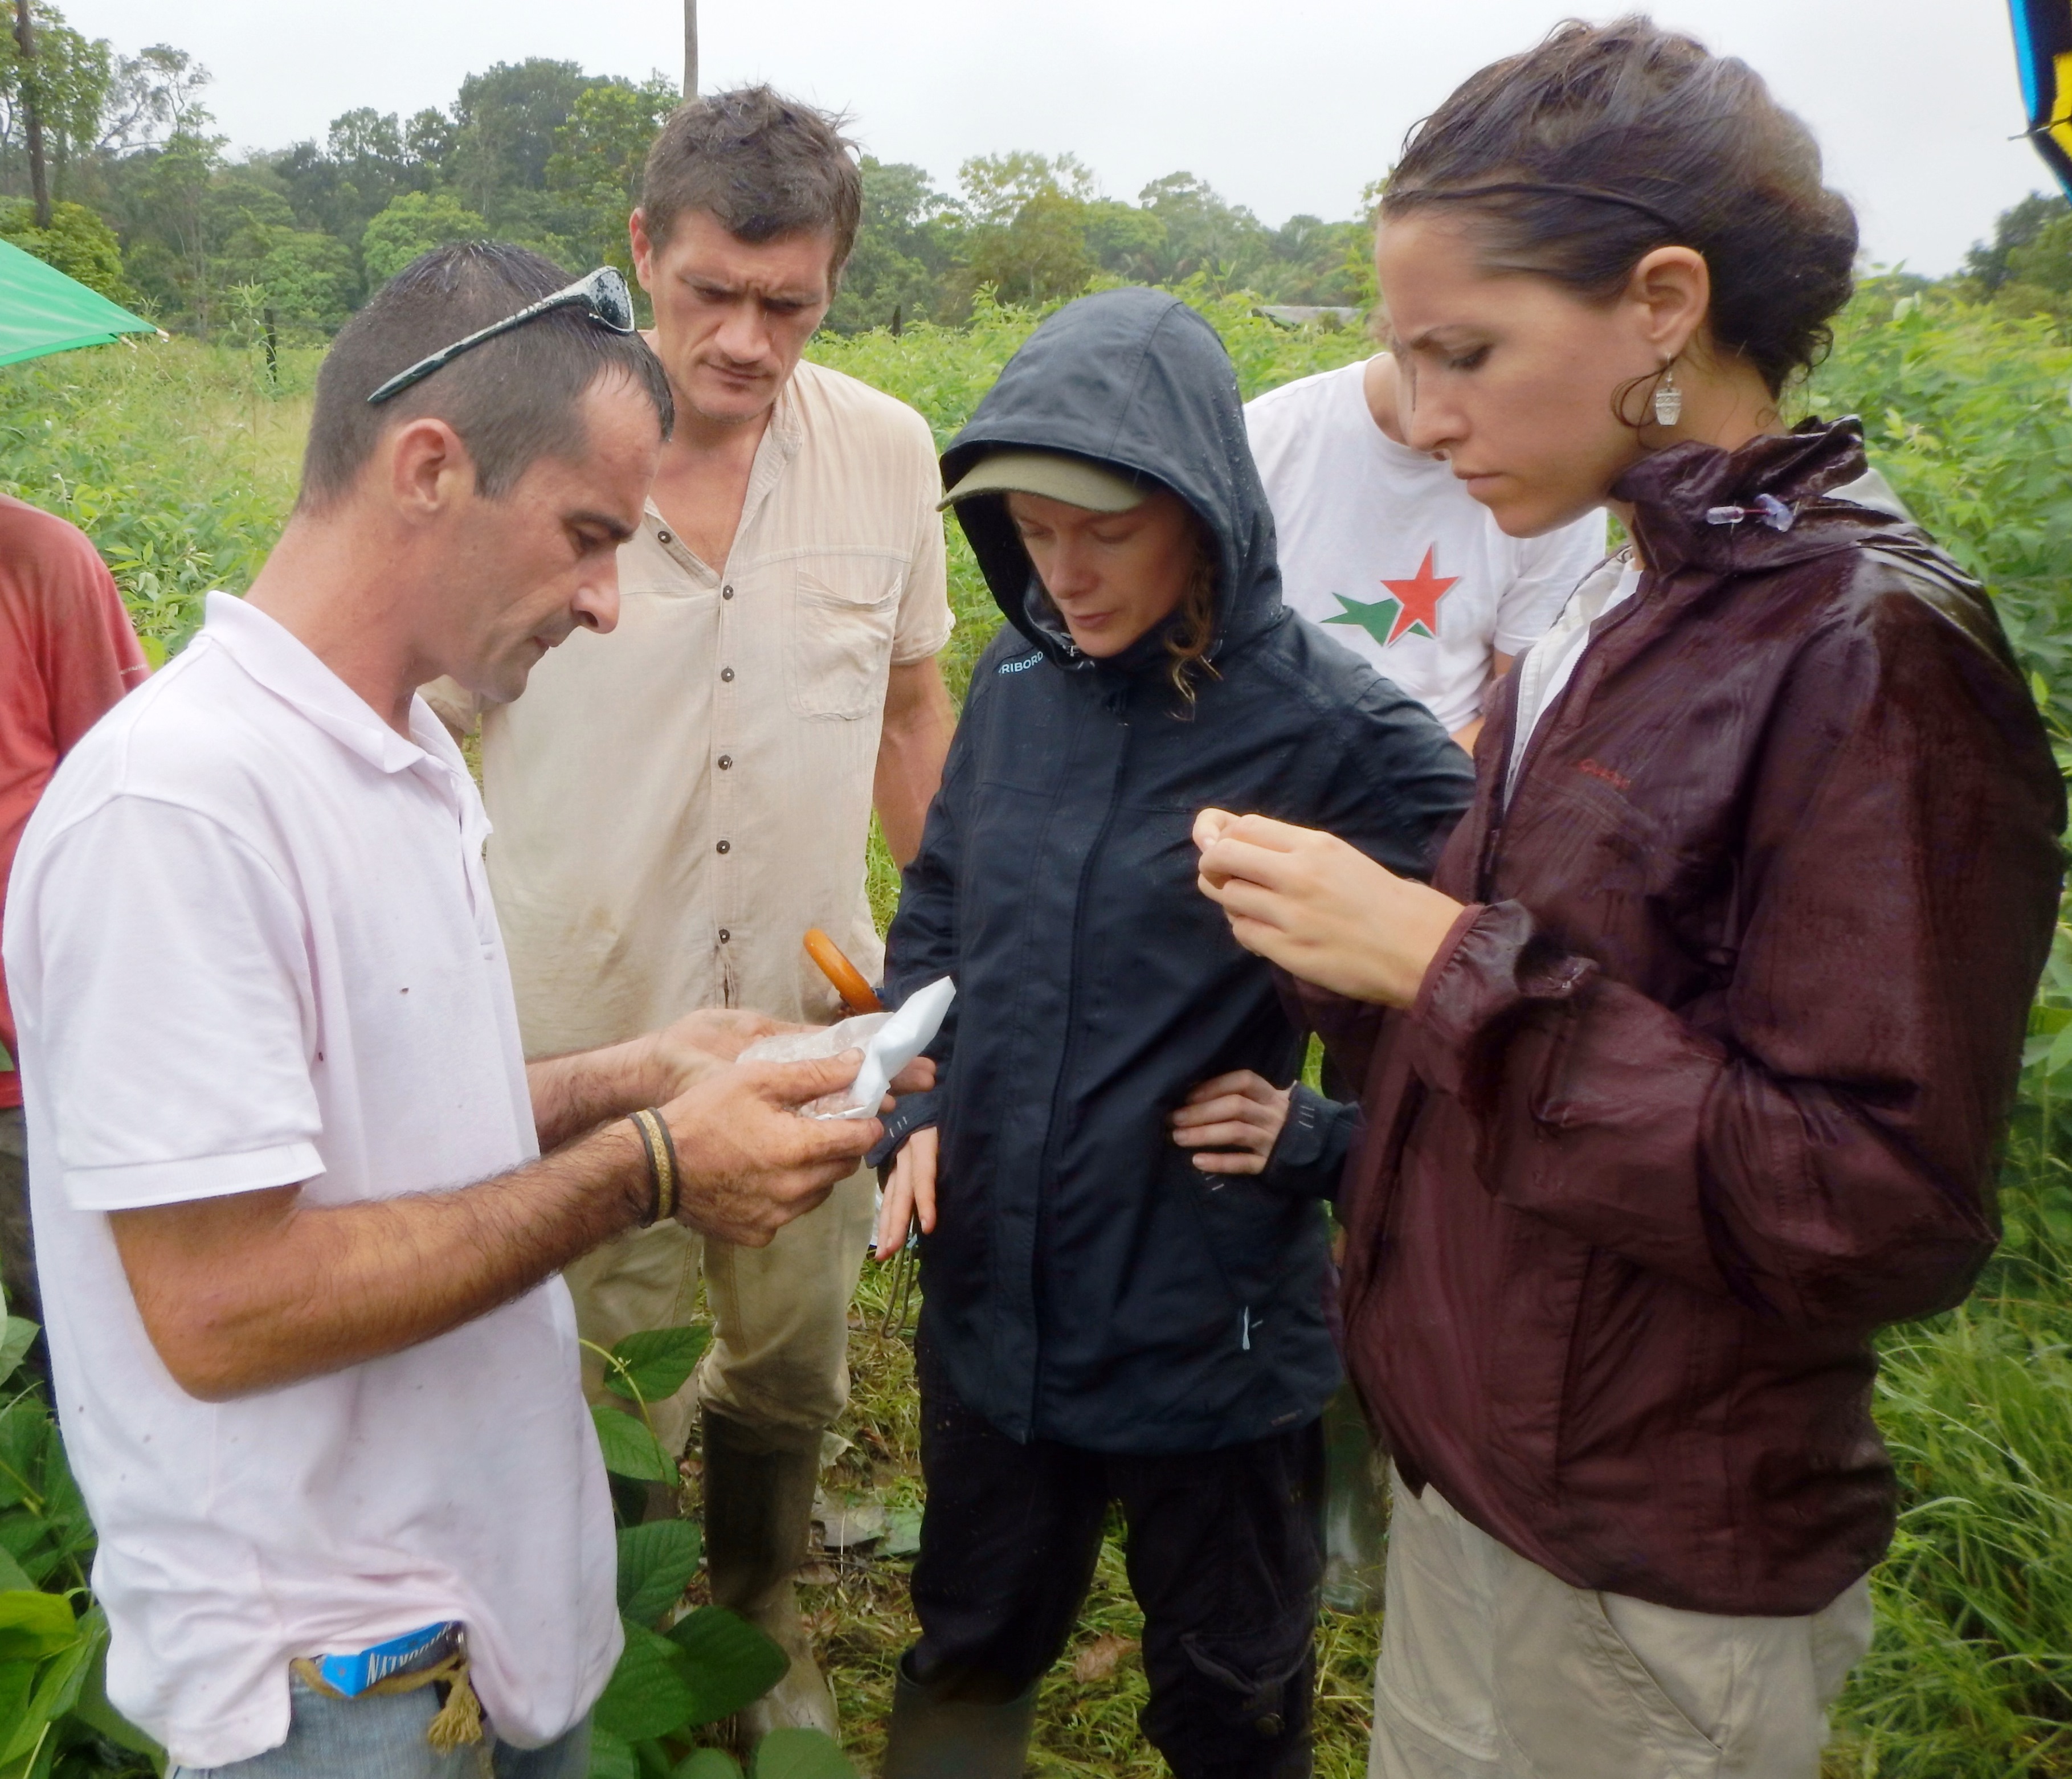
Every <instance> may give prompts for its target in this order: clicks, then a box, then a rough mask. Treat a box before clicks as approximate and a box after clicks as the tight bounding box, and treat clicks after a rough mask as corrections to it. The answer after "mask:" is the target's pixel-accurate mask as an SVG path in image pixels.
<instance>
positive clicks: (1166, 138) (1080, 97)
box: [60, 0, 2049, 273]
mask: <svg viewBox="0 0 2072 1779" xmlns="http://www.w3.org/2000/svg"><path fill="white" fill-rule="evenodd" d="M60 3H61V5H62V6H63V7H64V11H65V13H66V14H67V16H68V18H70V20H71V22H72V23H73V24H74V25H76V26H77V27H80V28H81V29H83V30H85V31H88V32H89V33H91V34H93V35H97V36H104V37H107V38H109V39H112V40H113V43H114V44H115V46H116V47H117V48H118V49H121V50H125V51H130V50H135V49H137V48H139V47H142V45H144V44H146V43H152V42H156V41H159V40H162V39H166V38H168V37H169V38H170V39H171V41H172V42H173V43H175V45H176V46H177V47H180V48H182V49H185V50H187V51H190V52H191V53H192V54H193V55H195V56H196V57H198V58H199V60H201V61H202V62H203V63H204V64H207V65H208V68H209V69H210V70H211V71H212V72H213V73H214V75H215V76H216V84H215V87H214V88H213V91H212V96H211V103H212V105H213V107H214V109H215V111H216V117H217V120H218V123H219V126H220V128H221V129H223V130H224V131H225V132H226V133H227V134H228V135H229V136H230V138H232V142H233V143H234V144H235V145H236V146H238V147H240V148H246V147H277V146H285V145H286V144H287V143H289V142H293V141H295V140H297V139H298V138H302V137H311V136H314V137H316V138H319V139H320V138H322V136H323V132H324V129H325V126H326V125H327V124H328V123H329V121H330V120H331V118H332V117H335V116H336V115H337V114H338V113H340V112H342V111H346V110H349V109H352V108H353V107H355V106H357V105H372V106H374V107H376V109H379V110H382V111H395V112H400V113H405V114H407V113H410V112H412V111H415V110H417V109H421V108H422V107H424V106H426V105H446V104H448V103H449V102H450V101H451V100H452V98H453V97H454V92H455V90H456V89H457V88H458V85H459V84H460V80H461V78H462V76H463V75H465V74H467V73H469V72H473V71H475V70H478V69H481V68H487V67H488V66H489V65H490V64H492V63H495V62H498V61H517V60H521V59H522V58H524V57H525V56H528V55H547V56H553V57H557V58H559V59H561V60H569V61H574V62H578V63H580V64H582V66H583V67H584V68H586V69H588V70H590V71H591V72H600V73H610V74H624V75H630V76H644V75H646V74H648V72H651V71H652V70H655V69H660V70H663V71H664V72H667V73H668V74H669V75H670V76H672V77H680V75H681V72H682V36H681V32H682V23H681V16H682V15H681V14H680V10H678V0H594V3H591V4H586V5H570V4H569V3H568V0H354V3H353V4H352V5H351V6H338V5H331V6H314V5H310V4H307V3H304V4H302V5H299V6H283V5H282V3H281V0H187V3H186V4H183V5H181V6H177V7H168V6H166V5H165V4H164V0H60ZM1565 10H1567V9H1565V8H1564V6H1562V5H1561V4H1560V0H1437V3H1436V4H1435V3H1433V0H1421V3H1419V4H1415V5H1413V4H1409V3H1408V0H1305V3H1302V4H1299V5H1289V4H1286V3H1285V0H1283V3H1279V4H1275V3H1272V0H1045V3H1044V4H1042V5H1040V6H993V5H988V4H984V3H980V4H976V5H974V4H972V3H971V0H904V3H902V4H900V5H898V6H890V5H886V4H883V3H882V0H880V3H878V4H870V5H858V4H857V3H855V0H703V6H702V10H701V31H702V36H703V42H704V57H703V60H704V77H703V84H704V85H705V87H706V88H708V90H710V89H712V88H715V87H718V86H722V85H734V84H739V83H742V82H745V81H748V80H769V81H771V83H773V84H775V85H777V86H779V87H781V88H785V89H787V90H788V91H790V92H795V93H797V94H800V95H801V96H803V97H807V98H809V99H812V100H813V101H816V102H818V103H819V104H821V105H829V106H835V107H839V108H841V109H845V110H848V111H849V112H850V113H853V116H854V118H855V134H856V135H857V138H859V140H861V142H862V144H863V146H865V148H866V149H868V150H870V152H871V153H873V154H877V155H878V157H879V158H882V159H885V160H890V161H913V162H919V164H920V165H922V166H925V167H927V169H928V170H929V171H931V173H933V174H934V175H935V177H936V179H937V182H938V183H939V184H940V185H942V186H943V187H945V188H950V187H953V186H954V183H955V179H956V168H957V164H958V162H960V161H961V160H962V159H964V157H966V156H967V155H970V154H986V153H990V152H995V151H1001V150H1009V149H1017V148H1019V149H1034V150H1041V151H1042V152H1045V153H1050V154H1055V153H1058V152H1060V151H1062V150H1071V152H1073V153H1075V154H1078V155H1079V157H1080V158H1082V159H1083V160H1084V161H1086V162H1087V163H1088V164H1089V165H1090V166H1092V168H1093V169H1094V171H1095V172H1096V174H1097V175H1099V176H1100V179H1101V182H1102V184H1103V186H1104V189H1105V190H1106V191H1107V192H1108V195H1111V196H1115V197H1121V198H1133V197H1135V195H1136V194H1137V190H1138V188H1139V187H1141V186H1142V185H1144V184H1145V183H1146V182H1147V181H1149V180H1150V179H1155V178H1157V177H1158V176H1159V175H1162V174H1166V173H1171V172H1174V171H1181V170H1185V171H1188V172H1191V173H1194V174H1198V175H1200V176H1201V177H1202V178H1203V179H1207V180H1208V181H1209V182H1210V183H1211V184H1212V185H1214V186H1215V187H1216V189H1217V190H1218V191H1221V192H1222V193H1223V195H1225V196H1226V197H1228V198H1230V199H1233V200H1235V201H1236V202H1238V203H1245V204H1248V205H1250V206H1251V207H1252V209H1253V210H1255V211H1256V212H1257V213H1258V214H1259V215H1260V216H1261V217H1262V218H1264V220H1266V221H1268V222H1269V223H1273V224H1278V223H1280V222H1281V221H1284V220H1285V219H1286V218H1287V217H1288V216H1291V215H1293V214H1295V213H1296V212H1303V211H1307V212H1311V213H1313V214H1315V215H1319V216H1324V217H1326V218H1337V217H1341V216H1349V215H1350V214H1351V213H1352V212H1353V210H1354V208H1355V205H1356V204H1357V203H1358V200H1359V191H1360V188H1361V187H1362V186H1363V185H1364V184H1365V183H1367V181H1368V180H1369V179H1372V178H1374V177H1375V175H1377V174H1379V172H1381V171H1383V169H1384V168H1385V167H1386V166H1387V165H1388V163H1389V162H1390V161H1391V160H1392V158H1394V155H1395V153H1396V148H1397V146H1398V145H1399V144H1400V142H1401V140H1402V138H1403V133H1404V130H1405V129H1406V128H1408V125H1410V124H1412V122H1414V121H1416V119H1417V118H1418V117H1421V116H1422V115H1424V113H1426V112H1428V111H1429V110H1431V109H1433V106H1435V105H1437V103H1438V102H1439V101H1440V100H1441V99H1442V98H1444V97H1445V95H1446V93H1447V92H1448V91H1449V89H1450V88H1452V87H1453V85H1454V84H1456V83H1457V81H1459V80H1461V78H1462V77H1463V76H1466V75H1467V74H1468V73H1470V72H1472V71H1473V70H1474V69H1475V68H1478V67H1479V66H1481V65H1482V64H1483V63H1485V62H1486V61H1489V60H1493V59H1494V58H1495V57H1497V56H1498V55H1507V54H1509V53H1511V51H1515V50H1518V49H1521V48H1523V47H1525V46H1526V45H1527V44H1528V43H1531V42H1532V41H1533V40H1534V39H1536V38H1537V37H1538V36H1540V35H1541V34H1542V33H1543V32H1544V31H1545V30H1546V29H1547V28H1548V26H1550V25H1551V24H1552V23H1554V22H1555V21H1556V19H1558V18H1560V17H1562V16H1564V12H1565ZM1605 15H1606V14H1601V13H1593V14H1591V16H1605ZM1656 16H1657V17H1658V18H1660V19H1661V20H1662V21H1663V23H1669V24H1675V25H1677V26H1680V27H1685V28H1687V29H1689V30H1692V31H1695V32H1696V33H1697V34H1698V35H1700V37H1701V38H1702V39H1704V41H1705V42H1706V43H1708V44H1709V45H1710V46H1711V47H1712V48H1714V49H1716V50H1718V51H1723V52H1726V53H1731V54H1733V55H1740V56H1742V57H1744V58H1745V60H1748V61H1749V62H1751V63H1753V64H1754V66H1755V67H1756V68H1757V69H1758V70H1759V71H1761V72H1762V73H1763V74H1764V75H1765V76H1767V77H1768V79H1769V80H1770V84H1771V85H1772V86H1773V88H1774V89H1775V90H1776V92H1778V95H1779V96H1780V97H1782V99H1783V101H1785V103H1786V104H1787V105H1790V106H1791V107H1792V108H1793V109H1795V110H1797V111H1798V112H1799V113H1801V115H1803V117H1806V118H1807V121H1809V122H1811V125H1813V127H1814V129H1815V131H1816V132H1817V133H1818V134H1819V138H1820V142H1821V144H1822V146H1823V149H1824V150H1825V151H1826V154H1827V166H1828V175H1829V179H1830V180H1831V183H1834V184H1836V185H1837V186H1839V187H1840V189H1841V190H1842V191H1844V192H1846V193H1847V194H1848V195H1849V196H1850V197H1851V198H1852V199H1854V200H1855V201H1856V205H1857V207H1858V210H1859V212H1860V215H1861V216H1862V218H1863V224H1864V241H1865V244H1866V245H1867V246H1868V248H1869V249H1870V251H1871V253H1873V255H1874V256H1875V257H1877V258H1878V259H1879V260H1881V261H1885V262H1888V263H1890V262H1895V261H1905V263H1906V264H1907V265H1909V266H1910V267H1911V268H1912V269H1914V270H1916V271H1920V272H1926V273H1943V272H1947V271H1949V270H1951V269H1953V268H1954V267H1955V265H1957V263H1958V262H1959V260H1961V259H1962V257H1963V253H1964V250H1965V249H1967V247H1969V246H1970V245H1971V243H1972V242H1973V241H1974V240H1977V239H1979V237H1980V236H1983V235H1984V234H1986V233H1987V232H1988V231H1989V229H1990V228H1991V226H1992V219H1993V217H1994V216H1995V215H1996V214H1997V213H1998V212H2000V211H2001V210H2003V209H2004V208H2005V207H2007V206H2008V204H2010V203H2013V202H2014V201H2015V200H2016V199H2018V198H2020V197H2021V196H2022V195H2024V194H2025V193H2026V192H2029V191H2037V190H2043V189H2047V188H2048V187H2049V177H2048V175H2047V174H2046V173H2045V170H2044V168H2043V166H2042V163H2041V162H2040V161H2038V160H2037V158H2036V155H2035V153H2034V151H2033V150H2032V149H2031V148H2029V146H2028V145H2027V144H2026V143H2025V142H2017V141H2011V140H2009V138H2012V137H2013V136H2014V135H2015V134H2016V132H2017V131H2019V130H2020V129H2021V127H2022V125H2023V118H2022V116H2021V98H2020V96H2019V92H2018V88H2017V86H2016V76H2015V68H2014V52H2013V47H2012V42H2011V40H2010V38H2009V35H2008V13H2007V6H2006V5H2005V0H1662V4H1660V5H1659V7H1658V8H1657V11H1656Z"/></svg>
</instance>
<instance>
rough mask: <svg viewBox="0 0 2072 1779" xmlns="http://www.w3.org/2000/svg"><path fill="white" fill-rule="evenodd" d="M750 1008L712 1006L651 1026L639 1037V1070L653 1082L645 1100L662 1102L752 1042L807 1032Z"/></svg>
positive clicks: (697, 1081) (718, 1066) (710, 1073)
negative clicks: (657, 1028)
mask: <svg viewBox="0 0 2072 1779" xmlns="http://www.w3.org/2000/svg"><path fill="white" fill-rule="evenodd" d="M805 1029H807V1028H806V1027H804V1025H787V1024H786V1023H785V1022H784V1021H782V1020H778V1019H772V1018H771V1017H770V1015H769V1014H767V1013H754V1012H751V1011H750V1010H749V1009H746V1008H732V1007H708V1008H704V1009H701V1010H700V1011H699V1012H697V1013H686V1014H685V1015H684V1017H682V1018H681V1019H679V1020H676V1021H674V1022H673V1023H672V1024H670V1025H664V1027H663V1028H662V1029H660V1031H658V1032H650V1033H648V1035H647V1036H646V1037H642V1038H638V1039H636V1040H635V1042H636V1043H638V1044H639V1046H641V1049H642V1051H643V1055H642V1057H641V1060H640V1062H639V1070H640V1072H641V1073H642V1074H643V1075H644V1076H646V1078H648V1080H649V1081H651V1082H652V1083H653V1085H652V1087H651V1088H650V1089H649V1091H648V1095H647V1103H648V1104H650V1105H655V1106H660V1105H664V1104H666V1103H668V1101H670V1100H672V1099H676V1097H677V1096H678V1095H680V1094H684V1093H686V1092H688V1091H689V1090H690V1089H691V1088H692V1087H694V1086H696V1085H697V1083H699V1082H701V1081H703V1080H705V1078H707V1077H709V1076H710V1075H713V1074H717V1073H718V1072H719V1071H720V1070H721V1069H722V1068H723V1067H724V1066H726V1064H728V1063H730V1062H733V1061H734V1058H736V1057H738V1056H739V1055H740V1054H741V1053H742V1051H743V1050H746V1049H747V1048H748V1046H750V1045H751V1044H754V1043H759V1042H761V1041H762V1040H763V1039H764V1038H766V1037H776V1036H778V1035H779V1033H783V1032H803V1031H804V1030H805Z"/></svg>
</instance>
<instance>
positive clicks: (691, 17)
mask: <svg viewBox="0 0 2072 1779" xmlns="http://www.w3.org/2000/svg"><path fill="white" fill-rule="evenodd" d="M20 4H22V5H23V6H26V5H27V4H28V0H20ZM697 96H698V0H684V97H685V98H686V99H695V98H697Z"/></svg>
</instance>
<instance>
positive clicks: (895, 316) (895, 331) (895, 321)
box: [892, 302, 906, 339]
mask: <svg viewBox="0 0 2072 1779" xmlns="http://www.w3.org/2000/svg"><path fill="white" fill-rule="evenodd" d="M905 307H906V305H905V304H904V303H900V302H895V303H894V304H893V306H892V337H893V338H894V339H898V337H899V312H900V310H902V309H903V308H905Z"/></svg>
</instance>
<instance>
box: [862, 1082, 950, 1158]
mask: <svg viewBox="0 0 2072 1779" xmlns="http://www.w3.org/2000/svg"><path fill="white" fill-rule="evenodd" d="M942 1103H943V1089H942V1085H941V1083H937V1084H936V1085H935V1086H934V1087H931V1088H930V1089H929V1090H928V1091H927V1092H926V1093H910V1094H907V1095H905V1096H904V1097H903V1098H902V1099H899V1100H898V1101H896V1102H895V1103H894V1105H893V1107H892V1110H891V1111H889V1112H887V1113H886V1115H885V1134H884V1136H882V1137H880V1138H879V1139H878V1141H877V1143H876V1144H874V1146H873V1147H872V1148H871V1151H870V1153H869V1154H868V1155H866V1156H865V1157H864V1158H863V1164H864V1165H865V1167H869V1168H882V1167H884V1166H886V1165H887V1164H888V1163H889V1162H890V1161H891V1160H892V1158H893V1157H894V1156H896V1155H897V1154H898V1152H900V1150H902V1148H905V1147H906V1139H907V1138H908V1137H910V1136H912V1135H913V1134H914V1133H915V1132H916V1131H918V1130H922V1129H924V1128H927V1126H928V1125H930V1124H938V1123H939V1122H940V1121H941V1118H942Z"/></svg>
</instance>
